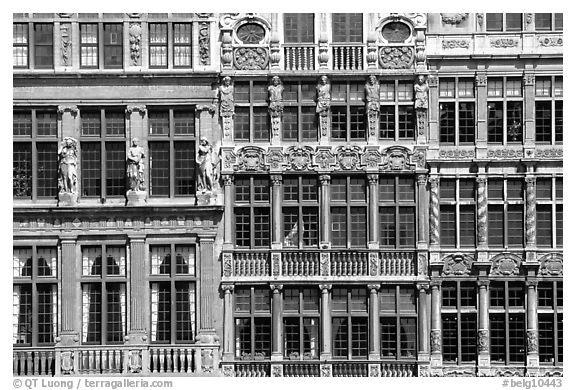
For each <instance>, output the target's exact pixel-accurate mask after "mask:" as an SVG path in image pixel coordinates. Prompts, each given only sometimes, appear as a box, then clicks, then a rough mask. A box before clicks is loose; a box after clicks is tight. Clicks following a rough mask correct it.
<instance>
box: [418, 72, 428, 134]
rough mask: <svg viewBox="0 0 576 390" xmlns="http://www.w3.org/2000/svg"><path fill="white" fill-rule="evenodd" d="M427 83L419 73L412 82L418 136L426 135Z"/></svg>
mask: <svg viewBox="0 0 576 390" xmlns="http://www.w3.org/2000/svg"><path fill="white" fill-rule="evenodd" d="M428 90H429V87H428V83H427V82H426V77H425V76H424V75H419V76H418V80H417V81H416V83H415V84H414V97H415V100H414V108H415V109H416V126H417V128H418V136H420V137H423V136H425V135H426V121H427V114H428Z"/></svg>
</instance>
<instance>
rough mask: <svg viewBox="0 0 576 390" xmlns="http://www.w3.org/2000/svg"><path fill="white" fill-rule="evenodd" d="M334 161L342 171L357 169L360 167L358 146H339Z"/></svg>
mask: <svg viewBox="0 0 576 390" xmlns="http://www.w3.org/2000/svg"><path fill="white" fill-rule="evenodd" d="M336 159H337V161H338V164H340V168H341V169H343V170H352V169H358V167H359V165H360V148H359V147H358V146H339V147H338V148H337V149H336Z"/></svg>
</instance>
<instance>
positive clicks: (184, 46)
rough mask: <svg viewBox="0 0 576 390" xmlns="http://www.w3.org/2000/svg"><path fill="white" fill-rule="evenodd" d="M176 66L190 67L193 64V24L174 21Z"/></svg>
mask: <svg viewBox="0 0 576 390" xmlns="http://www.w3.org/2000/svg"><path fill="white" fill-rule="evenodd" d="M173 31H174V33H173V34H174V47H173V50H174V67H175V68H190V67H191V66H192V24H190V23H174V24H173Z"/></svg>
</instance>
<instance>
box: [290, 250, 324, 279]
mask: <svg viewBox="0 0 576 390" xmlns="http://www.w3.org/2000/svg"><path fill="white" fill-rule="evenodd" d="M281 268H282V275H283V276H319V275H320V254H319V253H318V252H284V253H282V267H281Z"/></svg>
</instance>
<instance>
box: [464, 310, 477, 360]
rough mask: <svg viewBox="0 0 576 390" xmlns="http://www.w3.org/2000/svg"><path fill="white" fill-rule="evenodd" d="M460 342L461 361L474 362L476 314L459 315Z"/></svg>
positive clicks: (475, 355) (475, 356)
mask: <svg viewBox="0 0 576 390" xmlns="http://www.w3.org/2000/svg"><path fill="white" fill-rule="evenodd" d="M460 324H461V325H460V326H461V331H460V342H461V345H462V361H463V362H475V361H476V358H477V352H476V345H477V343H476V339H477V331H476V329H477V327H476V314H461V317H460Z"/></svg>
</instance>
